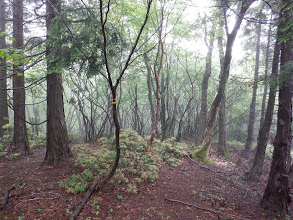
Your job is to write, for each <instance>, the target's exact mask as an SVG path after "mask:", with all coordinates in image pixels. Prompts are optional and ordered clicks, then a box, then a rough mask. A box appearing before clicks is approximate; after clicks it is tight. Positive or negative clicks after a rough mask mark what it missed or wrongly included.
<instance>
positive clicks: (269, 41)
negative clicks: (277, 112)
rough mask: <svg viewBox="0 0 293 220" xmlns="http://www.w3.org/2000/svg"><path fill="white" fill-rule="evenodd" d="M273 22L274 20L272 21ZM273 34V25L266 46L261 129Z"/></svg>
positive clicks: (261, 119)
mask: <svg viewBox="0 0 293 220" xmlns="http://www.w3.org/2000/svg"><path fill="white" fill-rule="evenodd" d="M271 20H272V19H271ZM271 34H272V25H270V26H269V31H268V41H267V46H266V52H265V57H266V58H265V74H264V80H265V85H264V91H263V96H262V104H261V114H260V127H262V125H263V123H264V119H265V111H266V109H265V108H266V98H267V92H268V69H269V57H270V46H271Z"/></svg>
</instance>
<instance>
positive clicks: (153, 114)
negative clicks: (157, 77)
mask: <svg viewBox="0 0 293 220" xmlns="http://www.w3.org/2000/svg"><path fill="white" fill-rule="evenodd" d="M143 58H144V63H145V66H146V68H147V86H148V99H149V103H150V110H151V124H152V126H153V124H155V110H154V106H153V95H152V93H153V92H152V91H153V90H152V78H151V77H152V70H151V67H150V65H149V62H148V58H147V55H146V54H144V56H143Z"/></svg>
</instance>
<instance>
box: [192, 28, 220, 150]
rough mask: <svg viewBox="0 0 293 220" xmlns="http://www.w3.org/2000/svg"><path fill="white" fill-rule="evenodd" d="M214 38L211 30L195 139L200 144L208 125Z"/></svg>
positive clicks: (196, 143) (197, 144)
mask: <svg viewBox="0 0 293 220" xmlns="http://www.w3.org/2000/svg"><path fill="white" fill-rule="evenodd" d="M214 38H215V34H214V33H213V31H212V32H211V35H210V39H209V44H207V47H208V52H207V56H206V66H205V72H204V75H203V78H202V82H201V107H200V115H199V124H198V129H197V136H196V139H195V145H196V146H199V145H200V144H201V143H202V141H203V139H204V131H205V127H206V119H207V114H208V88H209V78H210V76H211V73H212V56H213V49H214Z"/></svg>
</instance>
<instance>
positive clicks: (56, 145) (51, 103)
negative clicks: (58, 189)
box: [44, 0, 71, 164]
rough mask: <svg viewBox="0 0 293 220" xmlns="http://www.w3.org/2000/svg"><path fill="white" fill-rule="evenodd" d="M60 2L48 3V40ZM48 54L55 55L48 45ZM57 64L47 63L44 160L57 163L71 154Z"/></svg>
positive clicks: (55, 0) (60, 77)
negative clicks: (55, 70) (56, 68)
mask: <svg viewBox="0 0 293 220" xmlns="http://www.w3.org/2000/svg"><path fill="white" fill-rule="evenodd" d="M59 3H60V2H59V1H58V0H51V1H50V3H49V2H47V3H46V7H47V8H46V9H47V14H48V16H47V20H46V26H47V33H48V35H47V40H48V39H50V35H49V30H50V28H51V25H54V24H53V23H52V20H53V19H54V17H55V13H56V12H55V11H54V8H53V7H52V5H53V6H54V7H56V8H58V5H59ZM51 4H52V5H51ZM46 55H47V58H49V57H50V56H54V54H52V53H51V47H50V46H48V47H47V54H46ZM55 65H56V64H55V63H54V62H48V63H47V70H48V75H47V151H46V156H45V160H44V162H45V163H46V164H55V163H58V162H59V161H62V160H65V159H66V158H68V157H70V156H71V152H70V148H69V145H68V133H67V128H66V123H65V114H64V103H63V87H62V75H61V73H55V72H54V68H55Z"/></svg>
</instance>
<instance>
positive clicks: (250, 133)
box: [245, 23, 261, 151]
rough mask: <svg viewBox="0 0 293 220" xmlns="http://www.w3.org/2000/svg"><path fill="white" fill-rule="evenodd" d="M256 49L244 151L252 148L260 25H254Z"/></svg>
mask: <svg viewBox="0 0 293 220" xmlns="http://www.w3.org/2000/svg"><path fill="white" fill-rule="evenodd" d="M256 35H257V40H256V48H255V53H256V54H255V68H254V80H253V81H254V83H253V90H252V99H251V103H250V112H249V122H248V131H247V139H246V143H245V151H249V150H250V149H251V146H252V141H253V131H254V123H255V114H256V112H255V106H256V93H257V84H258V72H259V53H260V35H261V24H260V23H259V24H256Z"/></svg>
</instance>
